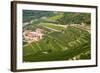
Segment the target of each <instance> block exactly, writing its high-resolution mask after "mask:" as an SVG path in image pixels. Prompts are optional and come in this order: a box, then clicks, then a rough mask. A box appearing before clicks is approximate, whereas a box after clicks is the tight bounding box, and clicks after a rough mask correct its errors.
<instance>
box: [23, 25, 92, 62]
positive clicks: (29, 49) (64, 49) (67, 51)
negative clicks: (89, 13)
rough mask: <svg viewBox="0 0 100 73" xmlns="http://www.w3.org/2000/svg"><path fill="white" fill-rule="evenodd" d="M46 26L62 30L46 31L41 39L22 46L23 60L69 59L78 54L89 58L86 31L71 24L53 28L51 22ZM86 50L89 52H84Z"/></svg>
mask: <svg viewBox="0 0 100 73" xmlns="http://www.w3.org/2000/svg"><path fill="white" fill-rule="evenodd" d="M44 26H47V24H44ZM48 27H50V28H53V29H57V30H61V29H64V31H63V32H55V31H53V32H51V33H47V34H45V36H44V38H43V39H42V40H40V41H38V42H35V43H32V44H30V45H27V46H25V47H23V56H24V57H23V61H24V62H38V61H56V60H69V59H70V58H71V59H72V58H73V57H74V56H77V55H80V59H90V58H91V57H90V34H89V33H88V32H87V31H83V30H81V29H78V28H75V27H71V26H69V27H68V28H67V29H65V28H62V27H59V26H57V27H56V28H55V25H54V26H53V24H48ZM58 28H59V29H58ZM48 32H49V31H48ZM87 51H88V52H89V53H88V54H85V53H86V52H87ZM43 52H47V53H43Z"/></svg>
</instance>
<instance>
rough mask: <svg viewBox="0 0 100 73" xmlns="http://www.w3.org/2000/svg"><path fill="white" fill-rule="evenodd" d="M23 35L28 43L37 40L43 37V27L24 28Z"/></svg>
mask: <svg viewBox="0 0 100 73" xmlns="http://www.w3.org/2000/svg"><path fill="white" fill-rule="evenodd" d="M23 37H24V41H25V42H28V43H32V42H36V41H39V40H41V39H42V38H43V29H40V28H37V29H36V30H35V31H32V30H25V31H24V32H23Z"/></svg>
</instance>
